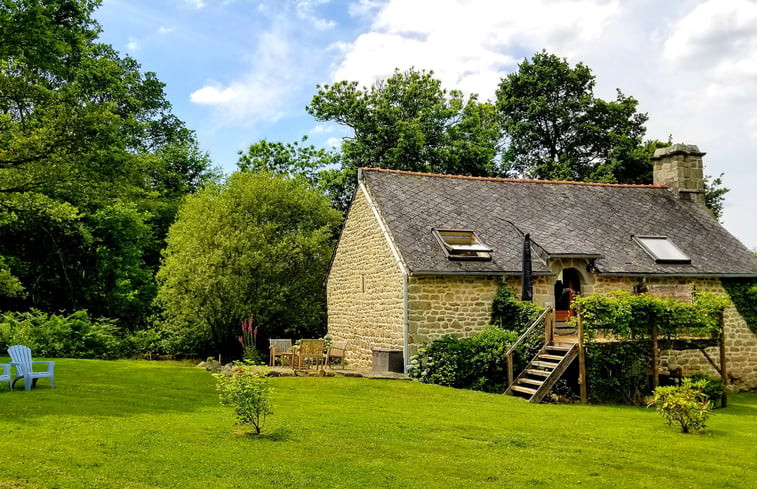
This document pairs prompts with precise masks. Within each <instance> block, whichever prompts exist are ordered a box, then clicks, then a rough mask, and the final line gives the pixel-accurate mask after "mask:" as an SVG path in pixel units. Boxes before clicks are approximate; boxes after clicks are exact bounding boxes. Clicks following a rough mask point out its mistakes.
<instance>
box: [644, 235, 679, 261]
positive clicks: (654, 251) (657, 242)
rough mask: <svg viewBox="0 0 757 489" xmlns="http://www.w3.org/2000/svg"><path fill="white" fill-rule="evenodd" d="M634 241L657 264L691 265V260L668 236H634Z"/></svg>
mask: <svg viewBox="0 0 757 489" xmlns="http://www.w3.org/2000/svg"><path fill="white" fill-rule="evenodd" d="M633 239H634V241H636V242H637V243H638V244H639V246H641V248H642V249H643V250H644V251H646V252H647V254H648V255H649V256H651V257H652V258H654V260H655V262H657V263H691V258H689V256H688V255H687V254H686V253H684V252H683V251H681V249H680V248H679V247H678V246H676V245H675V243H673V242H672V241H671V240H670V239H669V238H668V237H667V236H634V237H633Z"/></svg>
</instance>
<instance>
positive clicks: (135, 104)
mask: <svg viewBox="0 0 757 489" xmlns="http://www.w3.org/2000/svg"><path fill="white" fill-rule="evenodd" d="M98 5H99V1H93V0H19V1H14V2H7V1H6V2H2V3H0V38H2V39H3V42H2V43H1V44H0V258H2V257H4V258H5V263H6V264H7V270H8V271H9V273H10V274H12V275H11V276H12V277H15V278H16V279H17V280H19V282H20V284H22V285H23V286H24V287H25V289H26V292H27V293H26V294H25V295H24V296H20V295H19V294H15V298H11V299H8V298H6V299H3V300H2V301H0V307H2V308H12V309H24V308H28V307H39V308H43V309H46V310H59V309H69V310H70V309H75V308H88V309H90V312H92V313H93V314H97V315H108V316H113V317H118V318H121V319H123V320H124V321H125V322H129V323H131V324H137V325H138V324H139V323H143V322H144V319H145V315H146V314H147V312H148V310H149V304H150V302H151V301H152V296H151V294H152V293H154V289H155V285H154V278H153V274H154V271H155V270H156V269H157V264H158V260H159V250H160V249H161V248H162V247H163V238H164V236H165V233H166V231H167V229H168V226H169V224H170V222H171V221H172V220H173V218H174V216H175V213H176V209H177V207H178V202H179V200H180V199H181V198H182V197H183V195H184V194H186V193H187V192H190V191H192V190H194V189H196V188H197V187H198V186H199V185H201V184H202V182H204V181H206V180H209V179H212V178H213V176H214V174H213V172H212V171H211V170H209V160H208V158H207V155H205V154H203V153H202V152H200V151H199V149H198V148H197V143H196V140H195V136H194V134H193V133H192V132H191V131H189V130H188V129H186V128H185V127H184V125H183V123H182V122H181V121H180V120H178V119H177V118H176V117H175V116H174V115H173V114H172V113H171V106H170V104H169V103H168V101H167V100H166V98H165V94H164V92H163V83H161V82H160V81H159V80H158V79H157V78H156V77H155V75H154V74H153V73H149V72H147V73H143V72H141V71H140V67H139V64H138V63H137V62H136V61H135V60H134V59H132V58H129V57H128V56H127V57H121V56H120V55H119V54H118V53H117V52H116V51H115V50H113V49H112V48H111V47H110V46H108V45H105V44H102V43H99V42H97V37H98V35H99V32H100V27H99V26H98V25H97V23H96V22H95V21H94V20H93V18H92V13H93V11H94V9H95V8H96V7H97V6H98ZM151 290H152V291H153V292H151Z"/></svg>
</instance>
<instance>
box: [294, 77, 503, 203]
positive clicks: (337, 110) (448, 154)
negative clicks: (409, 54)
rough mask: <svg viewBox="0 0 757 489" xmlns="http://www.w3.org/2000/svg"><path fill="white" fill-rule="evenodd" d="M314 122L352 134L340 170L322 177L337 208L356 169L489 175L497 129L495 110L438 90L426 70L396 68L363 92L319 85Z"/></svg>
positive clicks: (343, 84) (494, 167) (346, 85)
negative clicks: (392, 72)
mask: <svg viewBox="0 0 757 489" xmlns="http://www.w3.org/2000/svg"><path fill="white" fill-rule="evenodd" d="M307 111H308V113H309V114H311V115H312V116H314V117H315V118H316V119H317V120H319V121H330V122H336V123H337V124H340V125H343V126H347V127H349V128H350V129H351V130H352V131H353V136H352V137H347V138H344V140H343V142H342V149H341V151H342V155H341V157H342V167H341V168H340V170H339V171H338V172H334V173H331V174H329V175H328V182H329V186H330V188H331V189H332V191H331V192H332V195H335V196H336V195H337V193H338V191H339V190H340V189H341V192H342V197H341V199H337V200H341V201H342V204H341V206H342V207H341V208H346V206H344V203H345V202H349V201H350V200H351V195H352V192H353V191H354V186H355V182H356V178H357V169H358V168H360V167H376V168H392V169H395V170H409V171H422V172H435V173H448V174H455V175H474V176H496V175H498V174H499V173H500V171H499V168H498V162H497V158H496V155H497V145H498V142H499V138H500V134H499V124H498V121H497V116H496V111H495V109H494V106H493V105H492V104H490V103H488V102H479V101H478V99H477V97H476V95H475V94H474V95H471V96H470V97H468V98H467V99H466V97H464V96H463V94H462V92H460V91H459V90H447V89H445V88H442V84H441V82H440V81H439V80H437V79H436V78H434V73H433V71H425V70H416V69H410V70H408V71H405V72H400V71H399V70H395V72H394V74H393V75H392V76H391V77H389V78H388V79H386V80H380V81H378V82H376V83H375V84H374V85H373V86H371V87H370V88H367V87H362V88H358V83H357V82H355V81H352V82H350V81H340V82H337V83H334V84H333V85H323V86H320V85H319V86H318V93H316V95H315V96H313V99H312V101H311V102H310V105H308V107H307Z"/></svg>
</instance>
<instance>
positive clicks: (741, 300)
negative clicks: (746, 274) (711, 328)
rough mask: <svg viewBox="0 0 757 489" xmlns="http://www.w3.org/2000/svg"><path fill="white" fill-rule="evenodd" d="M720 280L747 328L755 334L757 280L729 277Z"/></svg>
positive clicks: (756, 322)
mask: <svg viewBox="0 0 757 489" xmlns="http://www.w3.org/2000/svg"><path fill="white" fill-rule="evenodd" d="M721 282H722V283H723V288H724V289H725V290H726V292H728V296H729V297H730V298H731V301H732V302H733V305H734V306H736V310H737V311H739V314H741V317H743V318H744V321H746V323H747V324H748V325H749V329H751V330H752V332H753V333H755V334H757V280H755V279H733V278H729V279H721Z"/></svg>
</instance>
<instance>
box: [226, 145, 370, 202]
mask: <svg viewBox="0 0 757 489" xmlns="http://www.w3.org/2000/svg"><path fill="white" fill-rule="evenodd" d="M307 139H308V138H307V136H304V137H303V138H302V139H301V140H300V141H295V142H294V143H282V142H278V141H267V140H265V139H261V140H260V141H258V142H257V143H253V144H251V145H250V147H249V148H248V149H247V152H246V153H243V152H242V151H240V152H239V160H238V161H237V167H238V168H239V170H240V171H256V172H259V171H268V172H272V173H273V174H275V175H281V176H284V177H287V178H303V179H304V180H305V181H307V182H308V184H309V185H310V186H311V187H312V188H314V189H317V190H318V191H320V192H321V193H323V194H324V195H326V196H327V197H328V198H329V199H330V200H331V203H332V205H333V206H334V208H335V209H337V210H339V211H341V212H343V213H344V212H346V211H347V208H348V207H349V205H350V200H351V198H352V189H351V188H350V186H349V182H350V181H351V180H350V176H355V172H348V171H345V170H343V169H341V168H340V167H341V163H342V155H341V154H340V153H339V152H338V151H336V150H330V149H324V148H316V147H315V146H313V145H312V144H305V143H306V142H307Z"/></svg>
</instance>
